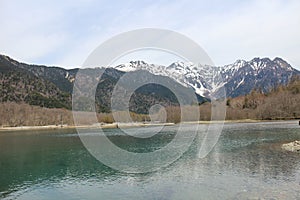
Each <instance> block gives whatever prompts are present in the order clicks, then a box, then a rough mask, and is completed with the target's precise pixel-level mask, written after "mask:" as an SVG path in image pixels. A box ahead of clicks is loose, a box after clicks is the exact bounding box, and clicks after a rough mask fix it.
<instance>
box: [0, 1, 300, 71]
mask: <svg viewBox="0 0 300 200" xmlns="http://www.w3.org/2000/svg"><path fill="white" fill-rule="evenodd" d="M0 27H1V31H0V54H5V55H8V56H10V57H12V58H14V59H17V60H19V61H22V62H25V63H33V64H44V65H51V66H54V65H55V66H61V67H65V68H74V67H78V66H81V65H82V64H83V63H84V61H85V60H86V58H87V57H88V55H89V54H90V53H91V52H92V51H93V50H94V49H95V48H96V47H98V46H99V45H100V44H101V43H103V42H104V41H106V40H108V39H109V38H111V37H112V36H115V35H117V34H120V33H123V32H126V31H131V30H134V29H139V28H161V29H168V30H172V31H176V32H179V33H181V34H184V35H185V36H187V37H189V38H191V39H192V40H194V41H195V42H197V43H198V44H199V45H200V46H201V47H202V48H203V49H204V50H205V51H206V53H207V54H208V55H209V56H210V58H211V59H212V60H213V62H214V63H215V65H217V66H222V65H225V64H230V63H233V62H235V61H236V60H237V59H244V60H251V59H253V58H254V57H269V58H271V59H273V58H275V57H281V58H283V59H285V60H286V61H287V62H289V63H290V64H291V65H292V66H293V67H295V68H297V69H299V70H300V55H299V54H300V1H297V0H295V1H291V0H269V1H264V0H254V1H247V0H244V1H240V0H227V1H217V0H209V1H196V0H194V1H189V0H173V1H170V0H163V1H159V0H157V1H153V0H151V1H150V0H149V1H148V0H126V1H124V0H120V1H118V0H116V1H113V0H64V1H58V0H57V1H55V0H53V1H51V0H49V1H45V0H36V1H33V0H26V1H23V0H0ZM150 57H151V56H147V53H146V54H145V55H144V56H141V54H140V55H139V56H138V55H137V54H134V55H132V57H131V58H130V59H144V60H145V59H146V61H147V62H151V63H156V64H167V62H171V59H165V60H159V59H158V58H159V57H162V56H155V55H154V56H153V58H150ZM174 59H176V58H174ZM169 64H170V63H169Z"/></svg>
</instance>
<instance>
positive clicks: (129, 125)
mask: <svg viewBox="0 0 300 200" xmlns="http://www.w3.org/2000/svg"><path fill="white" fill-rule="evenodd" d="M288 121H297V120H296V119H293V120H254V119H242V120H225V121H224V122H223V121H215V123H224V124H231V123H260V122H288ZM211 122H212V121H191V122H182V123H183V124H210V123H211ZM175 125H177V124H175V123H139V122H138V123H111V124H101V123H99V124H95V125H79V126H74V125H66V124H65V125H62V126H61V125H45V126H17V127H8V126H7V127H3V126H2V127H0V132H6V131H31V130H63V129H77V128H91V129H93V128H103V129H112V128H134V127H150V126H175Z"/></svg>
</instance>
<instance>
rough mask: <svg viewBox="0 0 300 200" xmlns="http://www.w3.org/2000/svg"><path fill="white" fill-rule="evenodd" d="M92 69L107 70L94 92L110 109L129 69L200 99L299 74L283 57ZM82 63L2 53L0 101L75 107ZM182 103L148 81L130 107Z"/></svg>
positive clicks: (100, 105)
mask: <svg viewBox="0 0 300 200" xmlns="http://www.w3.org/2000/svg"><path fill="white" fill-rule="evenodd" d="M84 70H87V71H90V72H89V73H90V74H97V73H96V72H101V73H103V75H102V77H101V80H100V81H99V84H98V87H97V92H96V97H95V100H96V105H97V110H98V111H99V112H110V111H111V110H110V103H111V102H110V98H111V94H112V91H113V89H114V86H115V85H116V83H117V82H118V80H119V79H120V78H121V77H122V76H123V75H124V74H125V73H135V72H136V71H139V70H143V71H146V72H147V73H149V74H150V75H151V76H153V77H159V78H163V79H165V80H166V81H168V82H170V83H171V84H174V85H176V86H177V87H181V88H182V89H184V88H185V89H189V90H194V92H195V93H196V95H197V99H198V101H199V103H203V102H205V101H209V99H210V97H211V96H218V94H219V93H221V89H222V88H225V90H226V94H227V97H237V96H242V95H246V94H249V93H250V92H251V91H252V90H253V89H258V90H260V91H262V92H265V93H266V92H268V91H270V90H271V89H273V88H274V87H277V86H279V85H286V84H287V83H288V82H289V80H290V79H291V78H292V77H293V76H298V75H300V72H299V71H298V70H296V69H294V68H293V67H292V66H291V65H290V64H288V63H287V62H286V61H285V60H283V59H281V58H275V59H273V60H271V59H269V58H254V59H252V60H251V61H244V60H237V61H236V62H235V63H233V64H229V65H225V66H223V67H220V66H219V67H216V66H208V65H200V64H193V63H189V62H174V63H172V64H170V65H169V66H163V65H156V64H148V63H146V62H144V61H131V62H129V63H124V64H121V65H117V66H112V67H109V68H103V67H101V66H99V68H93V69H84ZM77 72H78V68H75V69H64V68H60V67H48V66H44V65H32V64H25V63H21V62H18V61H16V60H14V59H12V58H10V57H8V56H5V55H0V93H1V97H0V102H7V101H12V102H25V103H28V104H31V105H39V106H44V107H49V108H53V107H55V108H67V109H70V108H71V94H72V90H73V85H74V81H75V80H76V73H77ZM157 103H160V104H162V105H164V106H168V105H178V101H177V99H176V97H175V96H174V94H173V93H172V92H171V91H170V90H169V89H168V88H165V87H163V86H160V85H157V84H149V85H145V86H142V87H141V88H139V89H138V90H136V91H135V93H134V95H133V96H132V98H131V100H130V110H131V111H133V112H137V113H147V112H148V109H149V107H150V106H151V105H154V104H157Z"/></svg>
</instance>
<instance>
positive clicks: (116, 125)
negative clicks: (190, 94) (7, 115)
mask: <svg viewBox="0 0 300 200" xmlns="http://www.w3.org/2000/svg"><path fill="white" fill-rule="evenodd" d="M172 125H175V124H174V123H112V124H95V125H79V126H74V125H63V126H61V125H47V126H18V127H0V132H1V131H27V130H56V129H76V128H91V129H92V128H99V127H100V128H133V127H148V126H172Z"/></svg>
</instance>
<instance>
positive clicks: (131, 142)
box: [0, 121, 300, 200]
mask: <svg viewBox="0 0 300 200" xmlns="http://www.w3.org/2000/svg"><path fill="white" fill-rule="evenodd" d="M203 126H205V125H203ZM189 128H190V129H191V130H192V129H193V128H195V127H194V125H190V127H189ZM105 131H106V134H107V135H109V137H110V139H111V141H112V142H114V143H115V144H117V145H118V146H120V147H122V148H124V149H127V150H130V151H133V152H147V151H154V150H156V149H159V148H161V147H162V146H164V145H166V144H168V142H170V141H171V140H172V138H173V137H174V133H175V132H176V126H174V127H167V128H166V129H165V130H164V131H163V132H162V133H161V134H159V135H156V136H154V137H152V138H150V139H147V140H146V139H134V138H132V137H129V136H124V135H120V134H119V133H120V132H119V130H118V129H107V130H105ZM187 131H188V130H187ZM293 140H300V127H299V126H298V125H297V122H296V121H291V122H271V123H256V124H246V123H240V124H226V125H225V127H224V130H223V132H222V135H221V137H220V139H219V141H218V143H217V145H216V146H215V148H214V150H213V151H212V152H211V153H210V154H209V155H208V156H207V157H206V158H204V159H199V158H197V151H198V147H199V141H198V140H197V139H195V141H194V143H193V144H192V145H191V147H190V149H189V150H188V151H187V152H186V153H185V154H184V155H183V156H182V157H181V158H180V159H178V160H177V161H176V162H174V163H173V164H171V165H169V166H168V167H165V168H162V169H160V170H158V171H156V172H151V173H144V174H128V173H123V172H118V171H116V170H113V169H111V168H109V167H107V166H105V165H103V164H101V163H100V162H99V161H98V160H96V159H95V158H93V157H92V156H91V155H90V154H89V152H88V151H87V150H86V149H85V148H84V146H83V145H82V143H81V141H80V139H79V137H78V136H77V133H76V131H75V130H56V131H52V132H49V131H27V132H6V133H3V132H1V133H0V173H1V175H0V199H24V200H35V199H37V200H41V199H49V200H50V199H51V200H52V199H62V200H64V199H300V154H297V153H292V152H285V151H283V150H282V149H281V148H280V146H281V144H282V143H285V142H289V141H293Z"/></svg>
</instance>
